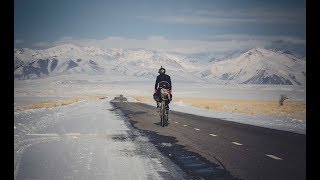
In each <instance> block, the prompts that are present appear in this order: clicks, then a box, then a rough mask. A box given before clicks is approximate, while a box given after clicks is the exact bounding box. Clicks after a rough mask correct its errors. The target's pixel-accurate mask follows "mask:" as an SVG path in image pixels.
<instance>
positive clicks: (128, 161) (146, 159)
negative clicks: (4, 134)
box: [14, 99, 182, 180]
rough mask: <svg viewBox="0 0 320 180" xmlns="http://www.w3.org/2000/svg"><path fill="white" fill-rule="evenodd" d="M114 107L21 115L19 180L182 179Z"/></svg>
mask: <svg viewBox="0 0 320 180" xmlns="http://www.w3.org/2000/svg"><path fill="white" fill-rule="evenodd" d="M109 101H110V99H103V100H95V101H87V100H86V101H80V102H77V103H74V104H72V105H67V106H60V107H56V108H49V109H31V110H26V111H19V112H18V111H16V112H15V114H14V118H15V119H14V133H15V136H14V152H15V153H14V165H15V171H14V172H15V179H69V178H71V179H123V180H124V179H162V178H163V177H166V179H168V178H169V179H170V178H173V179H176V178H178V179H179V178H182V173H181V172H178V171H179V169H178V168H177V169H175V165H173V164H172V163H171V162H170V161H169V160H168V159H166V158H164V157H163V156H161V153H159V152H158V151H157V149H156V148H155V147H154V146H153V145H152V144H151V143H149V140H148V138H147V137H145V136H142V135H141V134H140V133H139V132H138V131H136V130H133V129H131V128H130V126H128V125H127V124H126V123H127V122H126V121H124V120H123V119H121V117H119V116H117V115H116V114H115V113H114V112H113V107H112V106H111V105H110V103H109ZM168 167H170V171H169V170H168Z"/></svg>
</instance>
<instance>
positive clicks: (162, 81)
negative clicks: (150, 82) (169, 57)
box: [154, 74, 172, 91]
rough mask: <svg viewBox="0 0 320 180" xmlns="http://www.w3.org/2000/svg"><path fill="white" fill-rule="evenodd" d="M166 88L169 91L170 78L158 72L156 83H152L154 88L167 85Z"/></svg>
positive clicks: (170, 86)
mask: <svg viewBox="0 0 320 180" xmlns="http://www.w3.org/2000/svg"><path fill="white" fill-rule="evenodd" d="M168 83H169V87H167V89H169V90H170V91H171V88H172V85H171V78H170V76H169V75H167V74H160V75H158V76H157V80H156V83H155V85H154V89H158V88H159V87H163V86H168Z"/></svg>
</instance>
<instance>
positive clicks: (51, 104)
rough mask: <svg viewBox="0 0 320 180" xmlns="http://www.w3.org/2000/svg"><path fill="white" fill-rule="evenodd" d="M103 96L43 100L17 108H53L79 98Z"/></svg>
mask: <svg viewBox="0 0 320 180" xmlns="http://www.w3.org/2000/svg"><path fill="white" fill-rule="evenodd" d="M104 98H106V97H104V96H88V97H74V98H70V99H65V100H57V101H44V102H37V103H32V104H27V105H22V106H18V107H17V110H18V111H23V110H27V109H40V108H53V107H58V106H65V105H69V104H72V103H76V102H78V101H81V100H99V99H104Z"/></svg>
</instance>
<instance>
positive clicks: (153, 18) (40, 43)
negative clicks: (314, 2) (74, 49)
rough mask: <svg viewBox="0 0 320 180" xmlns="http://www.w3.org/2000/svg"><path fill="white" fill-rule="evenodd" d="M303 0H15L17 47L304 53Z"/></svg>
mask: <svg viewBox="0 0 320 180" xmlns="http://www.w3.org/2000/svg"><path fill="white" fill-rule="evenodd" d="M305 3H306V2H305V0H281V1H278V0H277V1H275V0H266V1H261V0H260V1H259V0H233V1H232V0H219V1H216V0H207V1H205V0H158V1H155V0H101V1H98V0H90V1H88V0H54V1H51V0H14V36H15V37H14V41H15V47H16V48H32V49H34V48H36V49H42V48H48V47H52V46H55V45H58V44H61V43H74V44H77V45H81V46H97V47H103V48H111V47H113V48H146V49H155V50H164V51H176V52H180V53H201V52H228V51H232V50H239V49H240V50H241V49H246V48H251V47H273V48H284V49H287V50H290V51H292V52H294V53H298V54H305V48H306V5H305Z"/></svg>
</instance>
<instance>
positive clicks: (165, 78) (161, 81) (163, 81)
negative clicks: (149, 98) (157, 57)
mask: <svg viewBox="0 0 320 180" xmlns="http://www.w3.org/2000/svg"><path fill="white" fill-rule="evenodd" d="M158 73H159V75H158V76H157V80H156V83H155V85H154V93H153V98H154V100H155V101H156V102H157V108H158V110H159V107H160V102H161V98H160V89H161V88H165V89H169V94H170V98H169V100H166V104H165V105H166V109H167V110H169V103H170V101H171V100H172V84H171V78H170V76H169V75H167V74H166V69H165V68H163V67H162V66H161V68H160V69H159V71H158ZM167 112H168V111H167Z"/></svg>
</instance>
